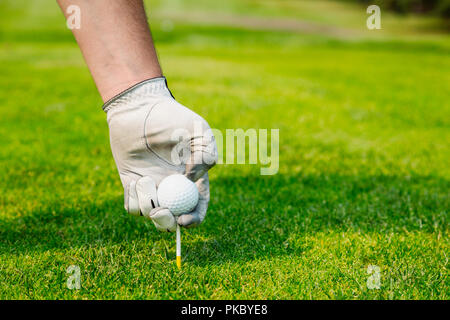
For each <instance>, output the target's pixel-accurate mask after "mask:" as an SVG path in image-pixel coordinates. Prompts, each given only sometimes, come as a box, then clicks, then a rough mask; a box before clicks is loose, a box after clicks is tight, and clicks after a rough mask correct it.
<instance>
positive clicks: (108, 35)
mask: <svg viewBox="0 0 450 320" xmlns="http://www.w3.org/2000/svg"><path fill="white" fill-rule="evenodd" d="M58 3H59V5H60V7H61V9H62V10H63V12H64V14H65V15H66V16H67V15H68V14H67V7H68V6H70V5H72V4H74V5H77V6H79V7H80V9H81V28H80V29H73V34H74V36H75V39H76V40H77V42H78V45H79V47H80V49H81V52H82V53H83V56H84V59H85V60H86V63H87V65H88V67H89V70H90V72H91V74H92V77H93V78H94V81H95V83H96V85H97V88H98V90H99V92H100V95H101V96H102V99H103V101H107V100H109V99H110V98H112V97H113V96H115V95H117V94H118V93H120V92H122V91H124V90H126V89H127V88H129V87H131V86H132V85H134V84H136V83H138V82H140V81H142V80H145V79H149V78H154V77H159V76H161V75H162V71H161V68H160V65H159V63H158V58H157V55H156V50H155V47H154V45H153V41H152V36H151V33H150V29H149V26H148V23H147V18H146V15H145V10H144V5H143V2H142V0H113V1H112V0H58Z"/></svg>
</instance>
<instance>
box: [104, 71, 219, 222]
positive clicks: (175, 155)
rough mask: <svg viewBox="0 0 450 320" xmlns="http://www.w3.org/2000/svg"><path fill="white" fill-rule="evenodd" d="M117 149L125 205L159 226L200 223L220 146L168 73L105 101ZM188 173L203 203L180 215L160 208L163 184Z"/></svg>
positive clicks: (206, 204)
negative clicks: (176, 93) (177, 94)
mask: <svg viewBox="0 0 450 320" xmlns="http://www.w3.org/2000/svg"><path fill="white" fill-rule="evenodd" d="M103 110H104V111H105V112H106V113H107V119H108V125H109V133H110V142H111V150H112V154H113V156H114V160H115V162H116V165H117V169H118V171H119V174H120V179H121V181H122V185H123V188H124V204H125V209H126V210H127V211H128V212H129V213H130V214H133V215H142V216H145V217H147V218H150V219H151V220H152V221H153V223H154V224H155V226H156V228H157V229H159V230H164V231H166V230H167V231H174V230H175V229H176V225H177V223H178V224H179V225H181V226H184V227H192V226H197V225H199V224H200V223H201V222H202V221H203V219H204V218H205V215H206V210H207V208H208V202H209V179H208V170H209V169H210V168H211V167H212V166H214V164H215V163H216V161H217V146H216V143H215V140H214V136H213V134H212V132H211V129H210V127H209V125H208V123H207V122H206V121H205V120H204V119H203V118H202V117H200V116H199V115H197V114H196V113H194V112H193V111H191V110H189V109H188V108H186V107H184V106H182V105H181V104H179V103H178V102H177V101H175V99H174V98H173V96H172V94H171V92H170V91H169V89H168V88H167V83H166V80H165V78H164V77H160V78H154V79H150V80H146V81H143V82H141V83H138V84H137V85H135V86H133V87H131V88H130V89H128V90H126V91H124V92H123V93H121V94H119V95H118V96H116V97H114V98H112V99H111V100H109V101H108V102H107V103H105V105H104V106H103ZM176 173H179V174H184V175H185V176H186V177H187V178H189V179H190V180H192V181H194V182H195V183H196V185H197V188H198V191H199V201H198V205H197V206H196V208H194V210H193V211H192V212H190V213H187V214H183V215H181V216H178V217H175V216H174V215H173V214H172V213H171V212H170V211H169V210H168V209H167V208H163V207H160V206H159V204H158V198H157V187H158V185H159V183H160V182H161V180H162V179H164V178H165V177H166V176H169V175H172V174H176Z"/></svg>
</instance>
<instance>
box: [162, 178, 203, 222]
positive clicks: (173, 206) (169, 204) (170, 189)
mask: <svg viewBox="0 0 450 320" xmlns="http://www.w3.org/2000/svg"><path fill="white" fill-rule="evenodd" d="M157 194H158V202H159V205H160V206H161V207H164V208H167V209H169V210H170V212H172V214H173V215H175V216H179V215H181V214H183V213H189V212H191V211H192V210H193V209H194V208H195V206H197V203H198V189H197V186H196V185H195V183H194V182H192V181H191V180H189V179H188V178H186V177H185V176H183V175H181V174H173V175H170V176H167V177H165V178H164V179H163V180H162V181H161V182H160V184H159V186H158V191H157Z"/></svg>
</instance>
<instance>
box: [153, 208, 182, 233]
mask: <svg viewBox="0 0 450 320" xmlns="http://www.w3.org/2000/svg"><path fill="white" fill-rule="evenodd" d="M146 217H148V218H150V219H151V220H152V221H153V224H154V225H155V227H156V229H158V230H159V231H168V232H173V231H175V230H176V228H177V223H176V221H175V217H174V215H173V214H172V212H170V211H169V209H167V208H161V207H159V208H156V209H153V210H151V211H150V213H149V214H148V215H146Z"/></svg>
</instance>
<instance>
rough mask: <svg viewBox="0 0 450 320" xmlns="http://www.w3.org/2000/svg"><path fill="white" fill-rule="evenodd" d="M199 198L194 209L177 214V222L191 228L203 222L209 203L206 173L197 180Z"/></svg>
mask: <svg viewBox="0 0 450 320" xmlns="http://www.w3.org/2000/svg"><path fill="white" fill-rule="evenodd" d="M195 184H196V185H197V189H198V193H199V199H198V204H197V206H196V207H195V209H194V210H193V211H192V212H190V213H187V214H182V215H181V216H178V219H177V223H178V224H179V225H180V226H183V227H185V228H191V227H195V226H198V225H199V224H201V223H202V222H203V220H204V219H205V216H206V211H207V210H208V203H209V177H208V174H207V173H206V174H204V175H203V177H201V178H200V179H198V180H197V182H196V183H195Z"/></svg>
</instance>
